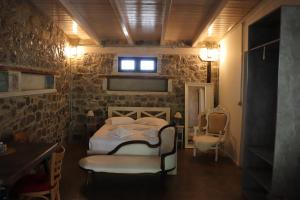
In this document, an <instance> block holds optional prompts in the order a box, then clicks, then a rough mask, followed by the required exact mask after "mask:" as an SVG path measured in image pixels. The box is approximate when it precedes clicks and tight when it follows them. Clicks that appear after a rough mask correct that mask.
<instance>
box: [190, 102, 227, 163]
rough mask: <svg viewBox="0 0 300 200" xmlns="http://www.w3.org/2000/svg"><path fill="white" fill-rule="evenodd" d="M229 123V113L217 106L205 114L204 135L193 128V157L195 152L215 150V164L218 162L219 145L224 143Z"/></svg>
mask: <svg viewBox="0 0 300 200" xmlns="http://www.w3.org/2000/svg"><path fill="white" fill-rule="evenodd" d="M228 123H229V113H228V112H227V111H226V110H225V109H224V108H222V107H220V106H218V107H216V108H214V109H212V110H211V111H209V112H208V113H207V114H206V126H205V127H204V131H205V133H204V134H201V133H198V132H200V131H197V130H198V129H197V128H195V130H194V136H193V156H194V157H195V156H196V154H197V150H199V151H201V152H206V151H208V150H215V162H217V161H218V151H219V147H220V145H221V144H222V143H223V142H224V139H225V136H226V133H227V128H228Z"/></svg>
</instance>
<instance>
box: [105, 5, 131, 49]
mask: <svg viewBox="0 0 300 200" xmlns="http://www.w3.org/2000/svg"><path fill="white" fill-rule="evenodd" d="M109 2H110V5H111V7H112V8H113V10H114V12H115V15H116V16H117V18H118V21H119V23H120V26H121V30H122V32H123V34H124V36H125V37H126V39H127V42H128V44H130V45H134V42H133V40H132V37H131V35H130V33H129V27H128V26H127V23H126V19H125V17H124V16H123V15H122V14H121V5H120V1H119V0H109Z"/></svg>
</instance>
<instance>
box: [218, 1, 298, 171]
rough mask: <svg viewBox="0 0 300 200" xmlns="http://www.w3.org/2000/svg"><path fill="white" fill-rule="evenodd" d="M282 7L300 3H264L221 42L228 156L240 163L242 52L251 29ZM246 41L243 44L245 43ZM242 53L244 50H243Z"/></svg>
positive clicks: (223, 100) (221, 101) (222, 86)
mask: <svg viewBox="0 0 300 200" xmlns="http://www.w3.org/2000/svg"><path fill="white" fill-rule="evenodd" d="M281 5H300V1H299V0H265V1H262V3H261V4H260V5H258V6H257V7H256V8H255V9H254V10H253V11H251V12H250V13H249V14H248V15H247V16H246V17H245V18H244V20H243V21H242V22H241V23H240V24H239V25H238V26H236V27H235V28H234V29H232V30H231V31H230V32H229V33H228V34H227V35H225V37H224V38H223V39H222V40H221V42H220V46H221V61H220V79H219V81H220V82H219V83H220V90H219V95H220V97H219V98H220V104H221V105H222V106H224V107H226V108H227V109H228V111H229V112H230V115H231V123H230V130H229V137H228V138H227V140H226V144H225V151H226V153H227V154H228V155H229V156H230V157H231V158H232V159H233V160H234V161H235V162H236V163H237V164H238V165H240V164H241V160H242V158H241V149H242V143H241V140H242V131H241V130H242V107H241V106H239V105H238V103H239V101H240V96H242V91H241V89H240V88H241V84H242V75H241V74H242V71H243V64H242V52H245V51H247V49H248V26H249V25H250V24H252V23H253V22H255V21H256V20H258V19H260V18H261V17H263V16H265V15H266V14H268V13H270V12H271V11H273V10H275V9H276V8H278V7H279V6H281ZM242 41H243V43H242ZM242 50H243V51H242Z"/></svg>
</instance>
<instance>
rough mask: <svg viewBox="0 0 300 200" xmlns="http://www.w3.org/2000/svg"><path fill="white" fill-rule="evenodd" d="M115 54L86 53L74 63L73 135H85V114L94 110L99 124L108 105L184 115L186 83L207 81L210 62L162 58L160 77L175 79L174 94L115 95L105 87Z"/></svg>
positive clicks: (214, 77) (182, 58)
mask: <svg viewBox="0 0 300 200" xmlns="http://www.w3.org/2000/svg"><path fill="white" fill-rule="evenodd" d="M114 59H115V55H113V54H98V53H90V54H85V55H84V56H83V57H81V58H79V59H76V60H72V64H71V66H72V76H73V78H72V80H73V81H72V83H71V85H72V86H71V88H72V94H71V95H72V96H71V99H72V110H71V112H72V130H73V134H81V133H83V132H84V123H85V122H86V113H87V111H88V110H94V112H95V115H96V120H97V121H100V122H101V121H103V120H104V119H105V118H106V117H107V116H106V115H107V107H108V106H145V107H148V106H150V107H151V106H156V107H170V108H171V112H172V113H171V115H172V116H173V115H174V114H175V112H177V111H179V112H181V113H182V114H184V84H185V82H202V83H204V82H206V69H207V67H206V66H207V63H206V62H201V61H200V60H199V58H198V56H192V55H189V56H187V55H184V56H183V55H161V56H159V58H158V59H159V60H160V61H161V74H162V75H170V76H174V77H175V78H174V79H173V92H171V93H169V94H168V95H147V96H144V95H112V94H107V93H106V91H104V90H103V88H102V81H103V74H107V75H109V74H111V73H112V71H113V64H114ZM212 71H213V76H212V80H213V82H215V83H216V84H217V82H218V75H217V72H218V68H217V67H216V66H215V65H213V68H212Z"/></svg>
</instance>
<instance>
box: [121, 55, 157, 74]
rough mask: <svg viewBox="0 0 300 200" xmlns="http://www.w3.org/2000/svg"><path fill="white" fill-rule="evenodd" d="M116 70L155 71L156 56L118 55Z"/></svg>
mask: <svg viewBox="0 0 300 200" xmlns="http://www.w3.org/2000/svg"><path fill="white" fill-rule="evenodd" d="M118 72H138V73H156V72H157V58H156V57H119V58H118Z"/></svg>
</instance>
